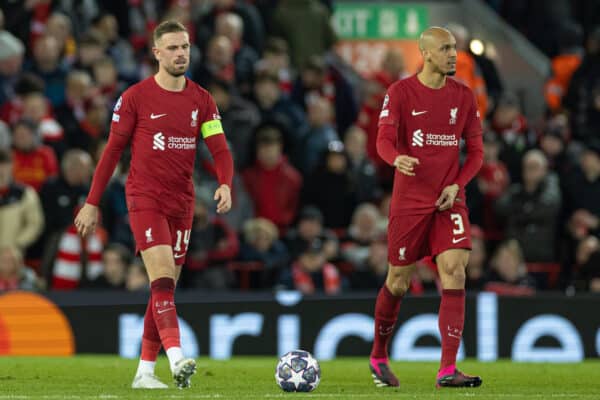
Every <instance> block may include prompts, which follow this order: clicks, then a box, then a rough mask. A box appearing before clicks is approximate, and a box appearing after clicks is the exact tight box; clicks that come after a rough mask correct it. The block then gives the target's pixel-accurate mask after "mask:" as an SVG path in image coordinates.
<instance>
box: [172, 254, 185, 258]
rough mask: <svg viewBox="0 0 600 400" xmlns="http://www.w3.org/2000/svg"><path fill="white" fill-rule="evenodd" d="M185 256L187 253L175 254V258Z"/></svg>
mask: <svg viewBox="0 0 600 400" xmlns="http://www.w3.org/2000/svg"><path fill="white" fill-rule="evenodd" d="M183 256H185V253H184V254H173V257H174V258H181V257H183Z"/></svg>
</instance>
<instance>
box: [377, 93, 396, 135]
mask: <svg viewBox="0 0 600 400" xmlns="http://www.w3.org/2000/svg"><path fill="white" fill-rule="evenodd" d="M399 123H400V91H399V90H398V86H397V85H392V86H390V87H389V88H388V90H387V92H386V94H385V97H384V98H383V105H382V106H381V112H380V113H379V125H394V126H398V124H399Z"/></svg>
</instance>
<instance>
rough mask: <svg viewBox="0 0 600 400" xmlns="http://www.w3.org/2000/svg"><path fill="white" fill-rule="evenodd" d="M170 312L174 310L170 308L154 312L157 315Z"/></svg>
mask: <svg viewBox="0 0 600 400" xmlns="http://www.w3.org/2000/svg"><path fill="white" fill-rule="evenodd" d="M171 310H174V308H173V307H171V308H165V309H162V310H156V312H157V313H159V314H162V313H166V312H167V311H171Z"/></svg>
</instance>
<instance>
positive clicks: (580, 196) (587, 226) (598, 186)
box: [563, 141, 600, 240]
mask: <svg viewBox="0 0 600 400" xmlns="http://www.w3.org/2000/svg"><path fill="white" fill-rule="evenodd" d="M563 186H564V187H563V196H564V198H565V214H566V215H567V217H568V218H569V223H568V227H569V231H570V232H571V234H572V235H573V237H574V238H575V239H577V240H580V239H583V238H584V237H586V236H587V235H589V234H593V235H596V236H599V235H600V142H598V141H594V142H591V143H590V144H589V145H588V146H587V147H586V148H585V150H584V151H583V154H582V155H581V158H580V168H577V169H576V170H574V171H573V172H572V173H571V174H569V175H568V178H567V179H566V181H565V182H563Z"/></svg>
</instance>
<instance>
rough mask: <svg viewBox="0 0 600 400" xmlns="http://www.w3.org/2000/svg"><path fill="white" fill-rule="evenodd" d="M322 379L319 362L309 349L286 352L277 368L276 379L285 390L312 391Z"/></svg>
mask: <svg viewBox="0 0 600 400" xmlns="http://www.w3.org/2000/svg"><path fill="white" fill-rule="evenodd" d="M320 380H321V368H319V362H318V361H317V360H316V359H315V358H314V357H313V356H312V355H311V354H310V353H309V352H308V351H304V350H294V351H290V352H289V353H286V354H285V355H283V356H282V357H281V358H280V359H279V362H278V363H277V368H275V381H276V382H277V384H278V385H279V387H280V388H281V389H283V390H284V391H285V392H312V391H313V390H315V389H316V388H317V386H319V381H320Z"/></svg>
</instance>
